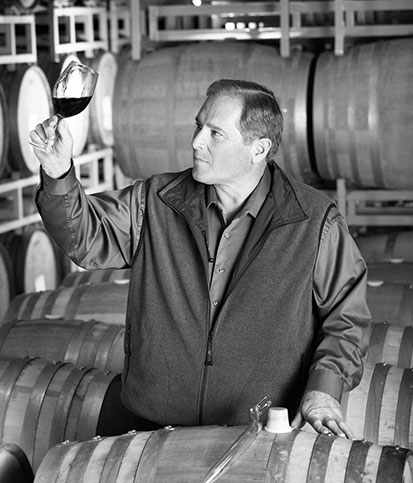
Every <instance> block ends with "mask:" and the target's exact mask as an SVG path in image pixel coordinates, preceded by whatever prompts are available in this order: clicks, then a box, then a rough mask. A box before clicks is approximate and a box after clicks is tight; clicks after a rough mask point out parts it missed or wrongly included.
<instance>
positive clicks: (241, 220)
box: [206, 167, 271, 325]
mask: <svg viewBox="0 0 413 483" xmlns="http://www.w3.org/2000/svg"><path fill="white" fill-rule="evenodd" d="M270 187H271V174H270V171H269V169H268V167H267V168H266V169H265V171H264V174H263V175H262V177H261V179H260V181H259V182H258V184H257V186H256V187H255V189H254V191H253V192H252V193H251V194H250V196H249V197H248V198H247V200H246V202H245V204H244V206H243V207H242V208H241V210H240V212H239V213H238V214H237V215H236V217H235V218H234V219H233V220H232V221H231V222H230V223H229V224H228V226H227V225H226V223H225V220H224V216H223V214H222V209H221V208H220V206H219V202H218V199H217V193H216V190H215V187H214V186H213V185H209V186H207V189H206V205H207V218H208V250H209V293H210V299H211V325H213V323H214V321H215V319H216V316H217V314H218V312H219V309H220V305H221V303H222V300H223V298H224V297H225V293H226V290H227V288H228V285H229V282H230V280H231V275H232V272H233V270H234V267H235V264H236V262H237V259H238V255H239V254H240V252H241V250H242V247H243V245H244V243H245V240H246V239H247V237H248V234H249V232H250V231H251V229H252V227H253V225H254V221H255V218H256V217H257V215H258V212H259V211H260V209H261V207H262V205H263V203H264V201H265V198H266V197H267V195H268V192H269V191H270Z"/></svg>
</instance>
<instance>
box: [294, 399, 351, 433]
mask: <svg viewBox="0 0 413 483" xmlns="http://www.w3.org/2000/svg"><path fill="white" fill-rule="evenodd" d="M306 421H307V422H308V423H309V424H311V426H312V427H313V428H314V429H315V430H316V431H317V433H321V434H328V435H332V434H335V435H337V436H341V437H343V438H344V437H346V438H349V439H354V434H353V432H352V431H351V429H350V428H349V426H348V425H347V424H346V423H345V421H344V419H343V415H342V412H341V408H340V403H339V402H338V401H337V399H335V398H334V397H332V396H330V395H329V394H326V393H324V392H321V391H308V392H306V393H304V396H303V398H302V400H301V404H300V408H299V410H298V412H297V414H296V416H295V418H294V420H293V421H292V423H291V426H292V427H293V428H294V429H299V428H301V427H302V426H303V425H304V423H305V422H306Z"/></svg>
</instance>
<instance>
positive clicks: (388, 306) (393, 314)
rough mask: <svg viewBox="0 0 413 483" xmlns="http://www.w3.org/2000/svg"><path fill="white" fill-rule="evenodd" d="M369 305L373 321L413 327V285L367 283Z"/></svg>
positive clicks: (379, 282)
mask: <svg viewBox="0 0 413 483" xmlns="http://www.w3.org/2000/svg"><path fill="white" fill-rule="evenodd" d="M366 300H367V305H368V307H369V309H370V312H371V316H372V320H374V321H376V322H388V323H390V324H394V325H400V326H412V325H413V284H401V283H390V282H383V283H382V282H381V281H378V282H377V283H374V282H372V281H370V282H368V283H367V297H366Z"/></svg>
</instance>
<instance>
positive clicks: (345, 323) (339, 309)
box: [306, 208, 371, 400]
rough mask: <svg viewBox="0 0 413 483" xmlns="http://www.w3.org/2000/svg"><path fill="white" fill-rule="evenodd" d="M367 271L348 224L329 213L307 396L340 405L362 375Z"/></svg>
mask: <svg viewBox="0 0 413 483" xmlns="http://www.w3.org/2000/svg"><path fill="white" fill-rule="evenodd" d="M366 287H367V268H366V264H365V261H364V260H363V258H362V256H361V254H360V251H359V249H358V247H357V245H356V243H355V241H354V239H353V237H352V236H351V234H350V232H349V230H348V227H347V224H346V222H345V220H344V219H343V217H342V216H341V215H340V214H339V212H338V211H337V209H336V208H333V209H332V210H331V211H330V213H329V215H328V217H327V219H326V221H325V223H324V226H323V230H322V233H321V238H320V246H319V252H318V256H317V261H316V265H315V269H314V285H313V295H314V300H315V304H316V311H317V313H318V318H319V320H320V324H321V325H320V330H319V333H318V338H317V341H316V347H315V352H314V356H313V359H312V363H311V366H310V372H309V378H308V381H307V387H306V390H319V391H323V392H325V393H328V394H330V395H331V396H333V397H335V398H336V399H338V400H340V399H341V395H342V392H343V390H344V391H350V390H351V389H353V388H354V387H356V386H357V385H358V384H359V382H360V379H361V376H362V374H363V357H364V355H365V354H366V351H367V347H368V337H369V327H370V322H371V316H370V311H369V309H368V306H367V302H366Z"/></svg>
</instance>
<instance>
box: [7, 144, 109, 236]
mask: <svg viewBox="0 0 413 483" xmlns="http://www.w3.org/2000/svg"><path fill="white" fill-rule="evenodd" d="M74 166H75V171H76V174H77V176H78V179H79V180H80V181H81V183H82V185H83V186H84V187H85V190H86V193H94V192H98V191H105V190H109V189H112V188H113V150H112V148H104V149H98V148H95V147H93V146H89V151H88V152H86V153H83V154H82V155H80V156H78V157H76V158H74ZM38 184H39V175H38V174H34V175H32V176H29V177H27V178H19V179H15V180H8V181H5V182H2V183H0V233H5V232H8V231H11V230H16V229H17V228H22V227H24V226H26V225H29V224H32V223H37V222H39V221H40V215H39V214H38V213H37V210H36V207H35V204H34V193H35V191H36V188H37V186H38Z"/></svg>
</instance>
